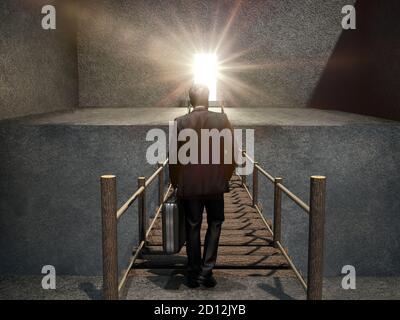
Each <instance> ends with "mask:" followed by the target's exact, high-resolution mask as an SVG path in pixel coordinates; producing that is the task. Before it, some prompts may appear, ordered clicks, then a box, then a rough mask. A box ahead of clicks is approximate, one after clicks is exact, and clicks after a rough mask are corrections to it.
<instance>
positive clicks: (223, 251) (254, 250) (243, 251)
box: [143, 246, 280, 256]
mask: <svg viewBox="0 0 400 320" xmlns="http://www.w3.org/2000/svg"><path fill="white" fill-rule="evenodd" d="M202 249H203V247H202ZM202 251H203V250H202ZM143 253H145V254H154V255H156V254H158V255H162V254H164V252H163V249H162V246H147V247H145V249H143ZM272 254H280V250H279V249H276V248H274V247H268V246H220V247H218V256H222V255H243V256H247V255H259V256H263V255H272ZM176 255H179V256H186V247H185V246H184V247H183V248H182V249H181V251H180V252H179V253H177V254H176Z"/></svg>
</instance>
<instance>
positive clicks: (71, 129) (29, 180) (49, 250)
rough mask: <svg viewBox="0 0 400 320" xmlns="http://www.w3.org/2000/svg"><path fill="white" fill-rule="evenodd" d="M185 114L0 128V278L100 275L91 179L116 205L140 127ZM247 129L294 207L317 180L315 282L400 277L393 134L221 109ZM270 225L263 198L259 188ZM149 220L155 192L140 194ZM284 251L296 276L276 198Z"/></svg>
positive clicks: (399, 182) (398, 132)
mask: <svg viewBox="0 0 400 320" xmlns="http://www.w3.org/2000/svg"><path fill="white" fill-rule="evenodd" d="M183 113H185V109H123V108H121V109H98V108H93V109H84V110H77V111H74V112H67V113H55V114H48V115H41V116H35V117H28V118H21V119H14V120H8V121H3V122H0V157H1V160H2V161H1V164H0V211H1V216H0V219H1V220H0V273H1V274H40V271H41V268H42V266H43V265H46V264H51V265H54V266H55V267H56V270H57V272H58V273H59V274H75V275H99V274H101V216H100V197H99V176H100V175H101V174H104V173H113V174H116V175H117V177H118V198H119V204H122V203H123V201H125V200H126V199H127V198H128V196H129V195H130V194H131V192H133V191H134V190H135V188H136V184H137V182H136V178H137V176H139V175H146V176H148V175H149V174H150V173H151V172H152V170H153V169H154V168H153V167H151V166H150V165H148V164H146V161H145V152H146V149H147V147H148V146H149V145H150V143H149V142H146V141H145V136H146V133H147V131H148V129H149V128H150V127H162V128H166V126H167V123H168V120H171V119H173V118H174V117H176V116H179V115H180V114H183ZM227 113H228V115H229V117H230V118H231V120H232V122H233V124H234V125H235V126H237V127H246V128H255V129H256V132H255V137H256V159H257V160H258V161H259V162H260V164H261V165H262V166H263V167H265V168H266V169H267V170H268V171H269V172H271V173H272V174H273V175H275V176H282V177H283V178H284V182H285V184H286V185H287V186H288V187H289V188H290V189H291V190H292V191H294V192H295V193H297V194H299V195H300V196H301V197H302V198H303V199H304V200H308V191H309V190H308V189H309V185H308V183H309V176H311V175H313V174H322V175H326V176H327V177H328V190H327V191H328V198H327V217H326V254H325V261H326V267H325V271H326V274H327V275H338V274H340V272H341V269H342V267H343V265H346V264H351V265H354V266H355V267H356V270H357V273H358V274H359V275H369V276H371V275H385V276H387V275H399V273H400V241H399V237H398V234H399V233H400V215H399V212H400V198H399V196H398V193H399V190H400V179H399V174H398V173H399V172H400V161H399V160H400V145H399V141H400V123H399V122H392V121H386V120H380V119H376V118H371V117H365V116H359V115H353V114H346V113H342V112H334V111H322V110H312V109H262V108H258V109H228V110H227ZM260 190H261V195H260V201H262V203H263V207H264V213H265V215H266V216H267V217H269V218H271V212H272V194H273V193H272V192H273V191H272V186H271V185H270V184H268V183H267V182H266V181H264V182H262V183H261V184H260ZM148 194H149V201H148V205H149V207H150V208H149V212H151V211H152V208H154V203H153V201H152V199H153V198H154V199H155V198H156V190H155V189H154V188H153V190H150V192H149V193H148ZM283 217H284V220H283V222H284V226H283V233H284V244H285V246H287V247H288V248H289V252H290V254H291V256H292V257H293V258H294V261H295V262H296V264H298V265H299V266H300V268H301V269H302V270H303V272H305V271H306V260H307V259H306V252H307V230H308V224H307V217H306V216H305V214H304V213H303V212H302V211H301V210H300V209H298V208H297V207H295V205H294V204H292V202H289V201H288V200H287V199H286V198H284V202H283ZM136 237H137V220H136V206H133V207H132V209H130V212H129V213H128V214H127V215H126V216H124V217H123V219H122V220H121V221H120V223H119V255H120V266H121V268H122V267H123V266H124V265H125V263H126V261H127V257H128V256H129V255H130V252H131V248H132V246H133V245H134V244H135V243H136Z"/></svg>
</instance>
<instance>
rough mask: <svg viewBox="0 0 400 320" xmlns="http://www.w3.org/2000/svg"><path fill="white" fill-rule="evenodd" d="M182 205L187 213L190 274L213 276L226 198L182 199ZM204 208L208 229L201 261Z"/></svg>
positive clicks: (187, 247) (187, 246)
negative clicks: (201, 231)
mask: <svg viewBox="0 0 400 320" xmlns="http://www.w3.org/2000/svg"><path fill="white" fill-rule="evenodd" d="M181 203H182V205H183V208H184V211H185V222H186V225H185V227H186V253H187V257H188V265H187V268H188V273H189V274H192V275H193V274H200V273H201V274H202V275H204V276H208V275H211V274H212V269H213V268H214V266H215V262H216V260H217V253H218V243H219V237H220V235H221V227H222V222H223V221H224V196H223V194H221V195H218V196H216V197H213V198H207V199H182V200H181ZM204 208H205V209H206V211H207V224H208V228H207V233H206V237H205V240H204V251H203V259H201V242H200V230H201V223H202V220H203V211H204Z"/></svg>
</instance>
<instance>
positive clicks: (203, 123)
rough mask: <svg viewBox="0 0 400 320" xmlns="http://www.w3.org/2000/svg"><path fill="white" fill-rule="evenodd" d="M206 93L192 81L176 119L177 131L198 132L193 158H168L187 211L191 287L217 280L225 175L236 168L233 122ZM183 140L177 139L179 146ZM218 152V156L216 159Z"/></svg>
mask: <svg viewBox="0 0 400 320" xmlns="http://www.w3.org/2000/svg"><path fill="white" fill-rule="evenodd" d="M208 97H209V90H208V88H207V87H206V86H204V85H194V86H193V87H192V88H191V89H190V91H189V98H190V103H191V104H192V106H193V107H194V109H193V111H192V112H191V113H189V114H187V115H184V116H182V117H179V118H177V119H175V121H176V126H177V132H178V135H179V133H180V132H182V130H185V129H191V130H193V131H194V132H196V134H197V137H198V149H197V151H198V152H197V159H198V161H197V163H190V162H189V163H186V164H182V163H181V162H180V161H179V160H180V159H178V161H177V164H170V167H169V169H170V179H171V183H172V185H173V186H174V187H175V188H177V195H178V199H179V206H180V209H182V210H183V211H184V213H185V227H186V253H187V257H188V264H187V283H188V286H189V287H192V288H195V287H198V286H199V285H200V284H202V285H204V286H205V287H214V286H215V285H216V284H217V282H216V280H215V278H214V277H213V275H212V270H213V268H214V266H215V262H216V259H217V251H218V243H219V238H220V234H221V227H222V223H223V221H224V192H228V191H229V180H230V178H231V176H232V174H233V171H234V168H235V165H234V157H233V129H232V125H231V123H230V122H229V120H228V118H227V116H226V114H224V113H216V112H211V111H208ZM204 129H208V130H212V129H214V130H212V131H208V130H206V131H207V132H209V135H208V136H204V137H203V136H202V131H204ZM224 129H225V130H224ZM193 131H192V132H193ZM222 132H224V133H225V136H224V135H222V134H221V133H222ZM226 133H228V136H226ZM222 136H223V137H224V138H221V137H222ZM229 136H230V137H229ZM213 139H214V141H215V140H219V147H217V148H215V147H214V148H213V143H212V142H213ZM187 141H188V140H186V141H175V143H176V145H177V150H179V149H180V147H182V145H184V144H185V143H186V142H187ZM192 151H193V150H191V151H190V152H192ZM207 151H208V152H207ZM228 151H229V152H232V153H231V157H229V156H226V154H227V152H228ZM178 154H179V152H178ZM218 157H219V160H220V161H219V163H216V162H218V161H215V159H218ZM213 159H214V161H213ZM204 208H205V209H206V212H207V224H208V228H207V233H206V236H205V240H204V251H203V258H201V242H200V230H201V224H202V219H203V211H204Z"/></svg>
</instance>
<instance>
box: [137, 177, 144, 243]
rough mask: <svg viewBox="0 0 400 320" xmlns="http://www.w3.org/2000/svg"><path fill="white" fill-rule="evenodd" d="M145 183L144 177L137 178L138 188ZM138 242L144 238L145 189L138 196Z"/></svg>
mask: <svg viewBox="0 0 400 320" xmlns="http://www.w3.org/2000/svg"><path fill="white" fill-rule="evenodd" d="M145 185H146V178H145V177H139V178H138V188H140V187H144V186H145ZM138 221H139V244H140V242H142V241H144V240H145V238H146V190H144V191H143V192H142V193H141V194H140V195H139V198H138Z"/></svg>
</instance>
